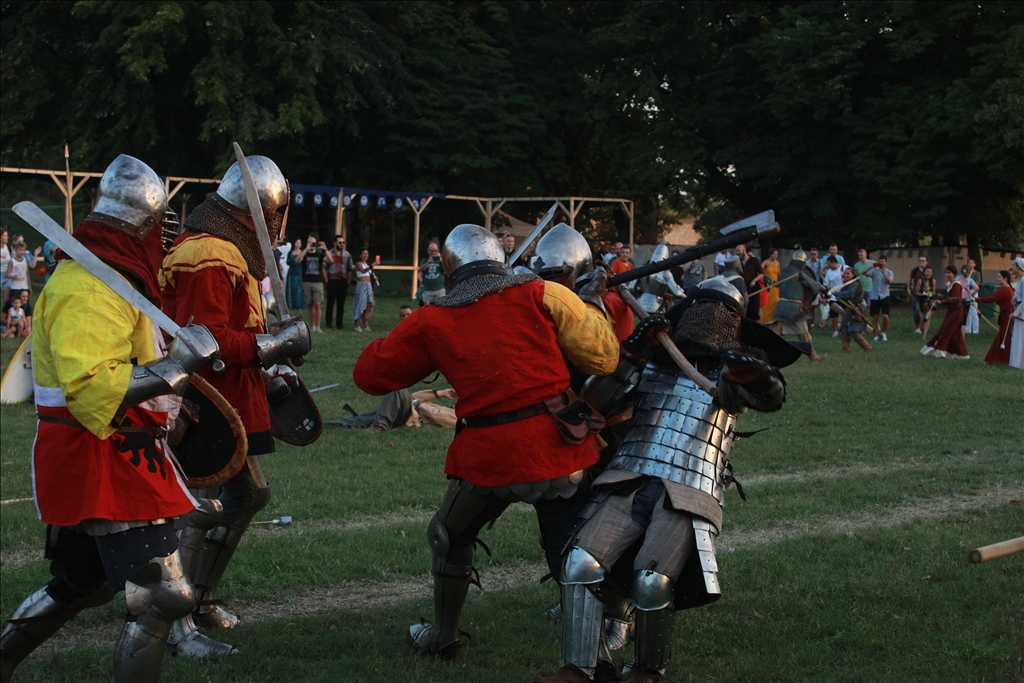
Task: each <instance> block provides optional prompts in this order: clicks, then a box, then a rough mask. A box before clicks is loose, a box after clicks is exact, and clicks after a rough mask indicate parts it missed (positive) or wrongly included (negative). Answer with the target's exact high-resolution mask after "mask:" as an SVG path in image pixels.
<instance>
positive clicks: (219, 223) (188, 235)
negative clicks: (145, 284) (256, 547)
mask: <svg viewBox="0 0 1024 683" xmlns="http://www.w3.org/2000/svg"><path fill="white" fill-rule="evenodd" d="M247 161H248V164H249V167H250V169H251V171H252V175H253V178H254V180H255V184H256V189H257V193H258V195H259V200H260V204H261V207H262V211H263V217H264V219H265V221H266V224H267V229H268V232H269V238H270V243H271V244H274V243H275V241H276V240H277V237H278V234H279V232H280V229H281V224H282V220H283V216H284V211H285V209H286V208H287V205H288V200H289V192H288V183H287V181H286V180H285V177H284V174H282V173H281V170H280V169H279V168H278V167H277V164H275V163H274V162H273V161H272V160H270V159H268V158H267V157H264V156H250V157H247ZM266 275H267V270H266V263H265V261H264V259H263V255H262V252H261V250H260V245H259V239H258V237H257V235H256V232H255V225H254V223H253V218H252V214H251V213H250V210H249V204H248V202H247V200H246V194H245V186H244V184H243V180H242V174H241V170H240V169H239V166H238V163H237V162H236V163H235V164H233V165H232V166H231V168H229V169H228V171H227V173H225V174H224V178H223V180H221V184H220V187H219V188H218V189H217V191H216V192H215V193H214V194H212V195H210V197H209V198H207V199H206V201H205V202H203V203H202V204H200V205H199V206H197V207H196V208H195V210H193V211H192V213H190V214H189V216H188V218H187V219H186V221H185V225H184V232H183V234H182V235H181V236H180V237H179V238H178V239H177V241H176V242H175V243H174V246H173V247H171V250H170V251H169V252H168V254H167V257H166V258H165V259H164V263H163V268H162V269H161V271H160V284H161V287H162V291H163V300H164V311H165V312H166V313H167V315H169V316H170V317H171V318H172V319H174V320H175V321H176V322H178V323H179V324H181V323H184V322H185V321H187V320H189V319H193V318H194V320H195V322H197V323H201V324H203V325H205V326H206V327H207V328H208V329H209V330H210V332H212V333H213V336H214V338H216V339H217V342H218V343H219V344H220V348H221V358H222V359H223V361H224V364H225V369H224V371H223V372H222V373H219V374H216V373H213V372H208V371H206V370H205V369H204V370H203V371H201V374H202V376H203V378H204V379H205V380H206V381H207V382H208V383H209V384H210V385H212V386H213V387H214V388H215V389H216V390H217V391H218V392H220V394H221V395H223V397H224V398H225V399H226V400H227V402H228V403H230V404H231V406H232V407H234V408H235V410H236V411H237V412H238V414H239V416H240V417H241V420H242V424H243V425H244V426H245V435H246V439H247V442H248V451H247V454H246V457H245V459H244V464H243V465H242V467H241V470H240V471H238V472H237V474H235V475H234V476H232V477H231V478H230V479H228V480H227V481H225V482H224V483H223V484H222V486H221V487H220V495H219V497H217V496H216V489H214V490H213V491H209V492H206V491H203V492H199V491H197V492H196V493H197V494H200V495H199V497H200V502H201V508H200V512H199V513H197V514H196V515H194V516H193V518H192V519H191V520H190V523H189V525H188V526H187V527H186V528H185V529H184V530H182V532H181V537H182V545H183V546H186V547H188V549H189V551H188V553H187V557H186V565H187V566H188V568H189V572H190V576H191V577H192V579H193V583H194V584H195V587H196V593H197V594H196V597H197V606H196V609H195V612H194V613H193V614H191V615H188V616H185V617H184V618H183V619H181V620H179V621H178V622H177V623H175V626H174V631H173V633H172V636H171V640H170V643H171V645H172V646H173V647H174V648H175V651H176V654H178V655H183V656H190V657H199V658H201V657H205V656H208V655H228V654H233V653H234V652H235V650H234V649H233V648H231V647H230V646H228V645H223V644H221V643H218V642H217V641H214V640H211V639H209V638H207V637H206V636H204V635H202V634H200V633H199V632H198V631H197V629H196V625H197V624H198V625H199V626H203V627H207V628H233V627H235V626H237V625H238V624H239V622H240V619H239V617H237V616H236V615H234V614H232V613H231V612H229V611H228V610H227V609H225V608H224V607H222V606H221V603H220V601H219V600H218V599H217V590H218V587H219V585H220V581H221V579H222V578H223V576H224V572H225V570H226V569H227V566H228V564H229V563H230V561H231V558H232V557H233V556H234V554H235V551H236V550H237V549H238V545H239V543H240V542H241V540H242V535H243V534H244V533H245V530H246V529H247V528H248V527H249V524H250V522H251V521H252V519H253V517H254V516H255V515H256V513H257V512H259V511H260V510H262V509H263V508H264V507H266V505H267V503H268V502H269V501H270V484H269V483H268V482H267V479H266V477H265V476H264V474H263V468H262V466H261V464H260V456H262V455H265V454H267V453H273V452H274V438H273V436H272V434H271V431H272V424H271V413H270V407H269V404H268V401H267V390H266V386H265V378H266V375H265V374H264V373H262V372H261V369H266V368H271V367H273V366H275V365H276V364H277V363H279V362H282V363H283V362H284V361H285V360H286V359H289V358H294V357H298V356H302V355H305V354H306V353H308V352H309V350H310V334H309V326H308V325H307V324H306V323H305V322H303V321H299V320H293V321H292V322H291V323H290V324H288V325H286V326H284V327H283V328H281V327H278V328H276V330H275V331H274V332H273V333H271V331H270V330H269V329H268V327H267V318H266V309H265V304H264V299H263V296H262V292H261V288H260V282H261V281H262V280H263V278H264V277H266ZM214 498H216V500H215V499H214Z"/></svg>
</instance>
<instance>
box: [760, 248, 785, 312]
mask: <svg viewBox="0 0 1024 683" xmlns="http://www.w3.org/2000/svg"><path fill="white" fill-rule="evenodd" d="M780 266H781V264H780V263H779V250H778V249H772V250H771V251H770V252H769V253H768V260H766V261H764V262H763V263H762V264H761V268H762V270H764V276H765V280H767V282H766V283H765V284H767V285H770V286H771V288H770V289H769V290H768V302H767V303H765V304H764V306H762V308H761V322H763V323H764V324H765V325H767V324H768V323H770V322H771V321H772V320H773V319H774V317H775V307H776V306H777V305H778V303H779V286H778V285H776V284H775V283H776V282H778V281H779V272H780V271H781V267H780Z"/></svg>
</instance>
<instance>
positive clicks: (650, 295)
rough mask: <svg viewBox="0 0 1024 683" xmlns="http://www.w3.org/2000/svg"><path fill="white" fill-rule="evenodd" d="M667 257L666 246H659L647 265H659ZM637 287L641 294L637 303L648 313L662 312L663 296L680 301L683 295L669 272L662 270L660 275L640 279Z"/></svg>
mask: <svg viewBox="0 0 1024 683" xmlns="http://www.w3.org/2000/svg"><path fill="white" fill-rule="evenodd" d="M668 257H669V251H668V245H665V244H659V245H658V246H657V247H655V248H654V253H652V254H651V260H650V261H649V263H661V262H662V261H664V260H665V259H667V258H668ZM639 286H640V289H641V291H642V292H643V293H642V294H641V295H640V297H639V298H638V299H637V301H638V302H639V303H640V305H641V306H643V309H644V310H645V311H647V312H648V313H657V312H658V311H660V310H662V306H663V305H664V303H665V294H666V292H667V293H668V294H671V295H672V296H674V297H676V298H678V299H682V298H683V296H685V294H684V293H683V288H682V287H680V286H679V285H678V284H676V281H675V279H674V278H673V277H672V271H671V270H663V271H661V272H660V273H655V274H653V275H648V276H646V277H643V278H640V280H639Z"/></svg>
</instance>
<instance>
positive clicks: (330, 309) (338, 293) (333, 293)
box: [324, 278, 348, 330]
mask: <svg viewBox="0 0 1024 683" xmlns="http://www.w3.org/2000/svg"><path fill="white" fill-rule="evenodd" d="M346 296H348V279H347V278H338V279H336V280H328V281H327V317H326V318H324V327H330V326H331V320H332V319H333V318H334V304H335V302H337V304H338V329H339V330H340V329H341V328H342V327H344V326H345V322H344V320H345V297H346Z"/></svg>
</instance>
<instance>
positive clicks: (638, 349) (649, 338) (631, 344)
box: [622, 313, 672, 359]
mask: <svg viewBox="0 0 1024 683" xmlns="http://www.w3.org/2000/svg"><path fill="white" fill-rule="evenodd" d="M671 329H672V323H671V322H669V320H668V318H666V317H665V316H663V315H661V314H660V313H655V314H654V315H649V316H647V317H646V318H644V319H643V320H641V321H640V322H639V323H637V325H636V328H634V329H633V334H631V335H629V336H628V337H626V339H625V341H623V342H622V347H623V348H624V349H626V350H627V351H629V352H630V353H632V354H633V355H634V356H639V357H640V358H644V359H649V358H651V357H652V356H653V355H654V353H655V352H656V351H657V350H658V349H659V347H660V346H661V342H659V341H658V339H657V337H656V335H657V333H658V332H669V331H671Z"/></svg>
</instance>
